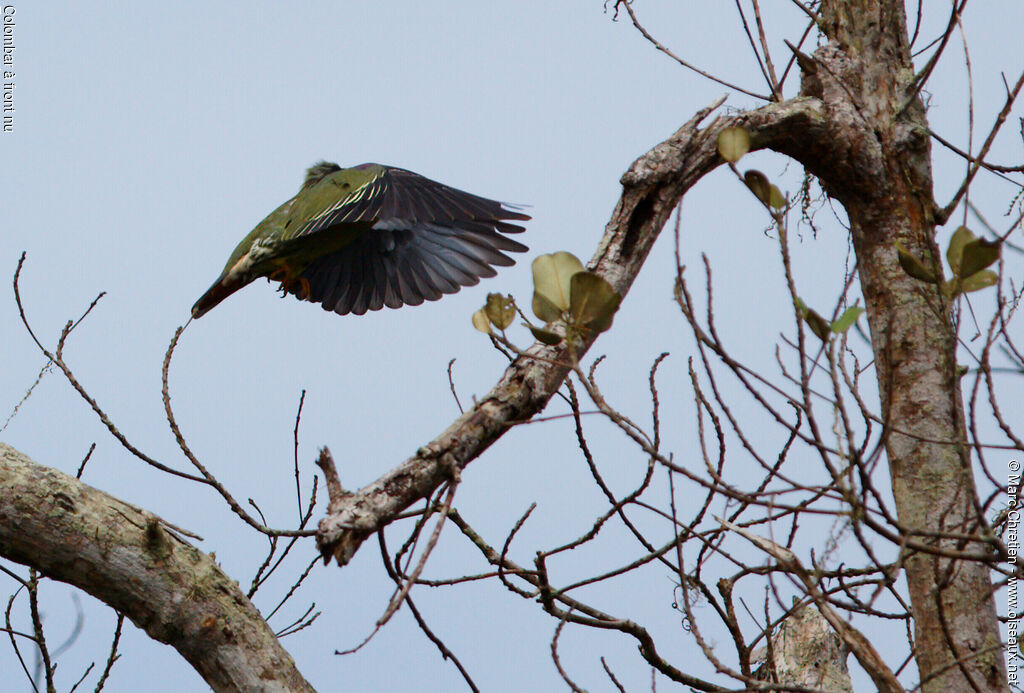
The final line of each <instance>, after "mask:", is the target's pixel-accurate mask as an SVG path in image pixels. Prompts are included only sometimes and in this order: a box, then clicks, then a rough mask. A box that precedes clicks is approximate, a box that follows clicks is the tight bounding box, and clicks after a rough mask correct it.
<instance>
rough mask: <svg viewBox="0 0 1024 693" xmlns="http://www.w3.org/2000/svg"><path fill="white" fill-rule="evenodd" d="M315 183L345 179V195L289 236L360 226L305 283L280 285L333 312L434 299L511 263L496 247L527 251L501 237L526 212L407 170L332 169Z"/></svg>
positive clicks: (316, 264)
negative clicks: (364, 227)
mask: <svg viewBox="0 0 1024 693" xmlns="http://www.w3.org/2000/svg"><path fill="white" fill-rule="evenodd" d="M364 174H365V175H364ZM314 185H315V186H317V187H318V188H319V187H322V186H328V185H330V186H334V187H335V189H336V190H337V189H343V186H345V185H347V187H348V189H349V191H348V193H347V194H344V195H342V196H341V197H340V199H338V198H337V197H335V198H334V199H335V201H334V202H333V203H332V204H329V205H318V206H319V207H321V208H320V209H312V210H310V212H309V213H307V214H303V215H302V216H301V217H300V218H302V219H303V221H301V222H300V223H298V225H297V227H296V228H295V229H290V230H289V233H288V235H289V236H290V237H292V238H297V237H301V236H311V235H314V234H318V233H322V232H329V231H336V230H337V229H339V228H340V227H344V226H346V225H349V224H367V225H368V226H369V230H368V231H366V232H364V233H361V234H359V235H358V236H356V238H355V240H353V241H352V242H351V243H349V244H348V245H346V246H344V247H343V248H341V249H340V250H337V251H334V252H332V253H330V254H328V255H325V256H323V257H320V258H318V259H315V260H313V262H311V263H310V264H309V265H308V266H307V267H306V269H305V271H304V272H303V273H302V275H301V277H302V278H304V279H305V280H306V283H308V284H306V283H303V282H297V283H294V284H292V285H291V286H289V287H288V291H289V292H291V293H294V294H295V295H296V296H298V297H299V298H303V299H305V300H309V301H313V302H314V303H320V304H321V305H322V306H323V307H324V309H325V310H332V311H334V312H336V313H339V314H341V315H345V314H347V313H355V314H356V315H362V314H363V313H365V312H366V311H367V310H379V309H380V308H383V307H384V306H387V307H389V308H398V307H400V306H402V305H406V304H408V305H414V306H415V305H419V304H421V303H423V301H425V300H426V301H434V300H437V299H439V298H441V296H442V295H443V294H451V293H455V292H456V291H458V290H459V288H461V287H463V286H472V285H474V284H476V283H477V282H479V281H480V278H481V277H492V276H494V274H495V270H494V266H509V265H512V264H514V261H513V260H512V258H510V257H509V256H508V255H506V254H505V252H513V253H520V252H525V251H526V250H527V247H526V246H525V245H523V244H521V243H518V242H516V241H514V240H512V239H511V238H508V237H506V236H505V235H503V234H506V233H518V232H520V231H522V230H523V227H522V226H519V225H516V224H513V223H509V221H510V220H514V221H525V220H527V219H529V218H530V217H529V216H527V215H526V214H523V213H521V212H518V211H516V210H515V209H510V208H509V207H507V206H505V205H503V204H502V203H500V202H496V201H494V200H488V199H486V198H483V197H479V196H477V195H473V194H470V193H467V192H463V191H462V190H456V189H455V188H451V187H448V186H447V185H443V184H441V183H438V182H436V181H433V180H430V179H429V178H425V177H423V176H421V175H419V174H417V173H413V172H412V171H407V170H405V169H400V168H391V167H387V166H380V165H377V164H364V165H363V166H359V167H356V168H355V169H336V170H335V172H334V173H327V174H326V175H325V176H323V177H322V179H321V180H319V181H317V182H315V183H314ZM310 192H311V193H312V192H315V191H314V190H311V191H310ZM301 196H302V193H300V198H301ZM317 197H320V196H317ZM320 199H323V198H322V197H320ZM304 284H305V285H304Z"/></svg>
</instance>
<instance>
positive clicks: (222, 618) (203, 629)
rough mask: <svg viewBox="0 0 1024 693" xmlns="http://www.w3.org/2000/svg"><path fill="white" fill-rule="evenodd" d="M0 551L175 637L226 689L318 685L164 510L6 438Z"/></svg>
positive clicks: (1, 459)
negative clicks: (31, 454)
mask: <svg viewBox="0 0 1024 693" xmlns="http://www.w3.org/2000/svg"><path fill="white" fill-rule="evenodd" d="M0 555H2V556H4V557H5V558H9V559H11V560H13V561H16V562H18V563H23V564H25V565H29V566H32V567H34V568H36V569H37V570H38V571H39V572H40V573H42V574H43V575H45V576H46V577H49V578H52V579H54V580H60V581H62V582H67V583H69V584H72V585H74V586H76V587H78V588H80V589H82V590H84V591H86V592H88V593H89V594H91V595H92V596H94V597H96V598H97V599H99V600H101V601H103V602H104V603H106V604H108V605H109V606H111V607H112V608H114V609H116V610H117V611H119V612H121V613H123V614H124V615H125V616H127V617H128V618H129V619H131V621H132V622H133V623H134V624H135V625H136V626H138V627H139V628H141V629H142V630H144V631H145V632H146V633H147V634H148V635H149V636H150V637H151V638H153V639H154V640H159V641H160V642H163V643H167V644H168V645H171V646H172V647H174V648H175V649H176V650H177V651H178V652H179V653H180V654H181V655H182V657H184V658H185V659H186V660H188V662H189V664H191V665H192V666H193V667H195V669H196V671H198V672H199V674H200V675H201V676H202V677H203V678H204V679H205V680H206V682H207V683H208V684H209V685H210V687H211V688H213V689H214V690H216V691H261V692H266V693H270V692H278V691H281V692H283V691H312V690H313V688H312V687H311V686H310V685H309V684H308V683H307V682H306V681H305V679H303V677H302V675H301V674H300V673H299V671H298V670H297V669H296V668H295V663H294V662H293V661H292V658H291V656H290V655H289V654H288V653H287V652H286V651H285V650H284V649H283V648H282V647H281V644H280V643H279V642H278V640H277V638H276V637H274V633H273V632H272V631H271V630H270V627H269V626H268V625H267V623H266V621H264V620H263V618H262V617H261V616H260V614H259V612H258V611H256V608H255V607H254V606H253V605H252V603H251V602H250V601H249V600H248V599H247V598H246V596H245V594H244V593H243V592H242V591H241V590H240V589H239V587H238V583H237V582H235V581H234V580H232V579H231V578H229V577H228V576H227V575H225V574H224V573H223V572H222V571H221V570H220V568H218V567H217V564H216V563H215V562H214V560H213V558H212V557H210V556H209V555H207V554H205V553H203V552H202V551H199V550H198V549H196V548H195V547H193V546H191V545H190V544H188V543H186V542H185V541H183V540H182V539H181V538H179V537H177V536H176V535H175V534H173V533H171V532H169V531H167V530H166V529H165V528H164V525H163V524H162V522H161V520H160V519H159V518H158V517H156V516H155V515H152V514H150V513H147V512H144V511H142V510H139V509H138V508H135V507H133V506H131V505H128V504H127V503H124V502H122V501H120V500H118V499H116V498H114V497H112V496H109V495H107V494H105V493H103V492H102V491H98V490H96V489H94V488H92V487H91V486H88V485H86V484H83V483H82V482H81V481H79V480H77V479H75V478H74V477H71V476H68V475H67V474H64V473H62V472H59V471H57V470H55V469H50V468H47V467H43V466H41V465H38V464H36V463H35V462H33V461H32V460H30V459H29V458H27V457H25V456H24V455H23V454H21V453H20V452H18V451H17V450H15V449H14V448H12V447H10V446H8V445H5V444H3V443H0Z"/></svg>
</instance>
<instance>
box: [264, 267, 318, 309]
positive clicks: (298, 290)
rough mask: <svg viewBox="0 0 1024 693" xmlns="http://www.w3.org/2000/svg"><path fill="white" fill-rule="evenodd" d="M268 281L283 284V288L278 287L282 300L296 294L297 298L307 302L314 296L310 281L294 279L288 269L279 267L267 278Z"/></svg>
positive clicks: (301, 278)
mask: <svg viewBox="0 0 1024 693" xmlns="http://www.w3.org/2000/svg"><path fill="white" fill-rule="evenodd" d="M267 281H271V282H281V286H279V287H278V291H280V292H281V298H284V297H285V296H287V295H288V294H290V293H294V294H295V298H297V299H299V300H300V301H305V300H306V299H308V298H309V297H310V295H311V294H312V288H311V287H310V285H309V280H308V279H306V278H305V277H292V276H291V272H290V271H289V270H288V268H287V267H279V268H277V269H276V270H274V271H273V272H272V273H271V274H270V275H268V276H267ZM296 285H297V286H296ZM293 289H294V291H293Z"/></svg>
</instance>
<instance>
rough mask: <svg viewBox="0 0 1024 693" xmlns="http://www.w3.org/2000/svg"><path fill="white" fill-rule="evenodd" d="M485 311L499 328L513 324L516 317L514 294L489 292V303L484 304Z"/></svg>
mask: <svg viewBox="0 0 1024 693" xmlns="http://www.w3.org/2000/svg"><path fill="white" fill-rule="evenodd" d="M484 312H485V313H487V318H488V320H490V321H491V324H492V325H494V326H495V327H497V328H498V329H499V330H504V329H505V328H506V327H508V326H509V325H511V324H512V321H513V320H514V319H515V317H516V302H515V301H514V300H513V299H512V296H502V295H501V294H487V303H486V305H484Z"/></svg>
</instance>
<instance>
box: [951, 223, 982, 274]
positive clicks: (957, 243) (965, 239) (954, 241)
mask: <svg viewBox="0 0 1024 693" xmlns="http://www.w3.org/2000/svg"><path fill="white" fill-rule="evenodd" d="M977 238H978V237H977V236H975V235H974V234H973V233H971V230H970V229H969V228H967V227H966V226H961V227H960V228H958V229H957V230H956V231H954V232H953V235H952V237H951V238H950V239H949V246H948V247H947V248H946V262H948V263H949V269H951V270H953V274H959V273H960V259H961V258H962V257H963V252H964V246H965V245H967V244H968V243H970V242H971V241H974V240H977Z"/></svg>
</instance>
